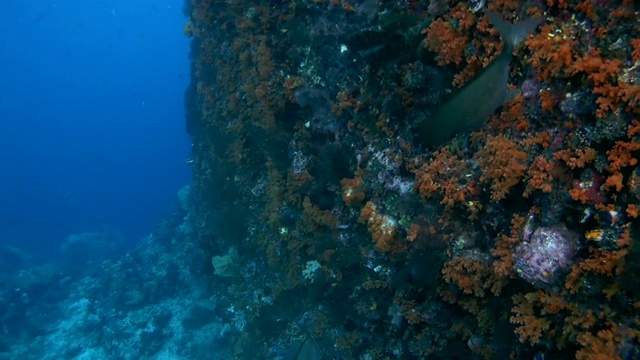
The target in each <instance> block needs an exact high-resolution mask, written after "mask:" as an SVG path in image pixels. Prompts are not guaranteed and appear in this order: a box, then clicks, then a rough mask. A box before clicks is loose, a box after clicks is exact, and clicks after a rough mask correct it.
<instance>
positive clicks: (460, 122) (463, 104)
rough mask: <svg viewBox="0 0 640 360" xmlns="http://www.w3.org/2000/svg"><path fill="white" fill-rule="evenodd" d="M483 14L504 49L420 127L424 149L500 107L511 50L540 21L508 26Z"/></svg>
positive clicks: (467, 128) (481, 122) (469, 127)
mask: <svg viewBox="0 0 640 360" xmlns="http://www.w3.org/2000/svg"><path fill="white" fill-rule="evenodd" d="M487 15H488V16H489V20H490V21H491V23H492V24H493V25H494V26H495V27H496V28H497V29H498V32H499V33H500V36H501V37H502V40H503V41H504V48H503V49H502V52H501V53H500V55H498V57H497V58H496V59H494V60H493V61H492V62H491V63H490V64H489V65H488V66H487V67H486V68H484V69H483V70H482V71H481V72H480V74H478V76H476V77H475V78H474V79H473V80H471V82H469V83H468V84H467V85H465V86H464V87H463V88H462V89H460V90H458V91H456V92H454V93H453V94H451V96H449V98H448V99H447V100H446V101H445V102H444V104H443V105H442V106H441V107H440V109H438V111H437V112H436V113H435V114H434V115H433V116H432V117H431V118H429V119H427V120H425V121H423V122H422V124H420V126H419V129H418V136H419V138H420V141H421V142H423V143H424V144H425V145H427V146H438V145H441V144H442V143H444V142H446V141H448V140H449V139H450V138H451V136H452V135H453V134H456V133H460V132H468V131H473V130H475V129H478V128H480V127H482V125H484V123H485V121H486V120H487V119H488V118H489V116H491V114H493V113H494V112H495V111H496V109H497V108H498V107H500V106H501V105H503V104H504V101H505V99H506V97H507V82H508V80H509V62H510V61H511V57H512V56H513V49H514V48H515V47H516V46H517V45H518V44H519V43H520V42H521V41H522V40H524V39H525V38H526V37H527V35H529V33H530V32H532V31H533V30H534V29H535V28H537V27H538V25H540V23H541V22H542V20H543V18H542V17H533V18H531V19H529V20H527V21H524V22H522V23H519V24H508V23H506V22H505V21H504V20H502V19H501V18H500V17H498V16H497V15H496V14H494V13H491V12H488V13H487Z"/></svg>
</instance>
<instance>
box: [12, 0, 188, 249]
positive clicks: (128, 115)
mask: <svg viewBox="0 0 640 360" xmlns="http://www.w3.org/2000/svg"><path fill="white" fill-rule="evenodd" d="M181 8H182V3H181V2H175V1H168V0H155V1H151V0H143V1H125V0H109V1H68V0H62V1H54V2H52V1H42V0H33V1H2V2H1V3H0V38H1V41H0V167H1V170H0V204H1V206H0V244H2V245H5V244H10V245H19V247H20V248H22V249H24V250H26V251H29V252H30V253H34V252H35V253H39V254H46V255H47V256H51V254H56V253H57V250H58V248H59V246H60V244H61V243H63V242H64V241H65V239H66V237H67V236H69V235H72V234H76V233H81V232H87V231H90V232H91V231H104V230H105V229H108V230H109V231H110V232H114V233H118V234H119V237H121V238H122V239H124V241H125V242H127V243H129V244H132V243H135V242H136V241H137V240H138V239H139V238H141V237H142V236H144V235H146V234H148V233H149V232H151V231H152V230H153V229H154V227H155V225H156V224H157V223H158V221H159V220H160V219H161V218H162V216H163V215H165V214H166V213H167V212H168V211H169V209H170V208H171V206H172V205H173V202H174V198H175V194H176V192H177V191H178V189H179V188H180V187H181V186H183V185H185V184H187V183H188V182H189V178H190V169H189V168H188V166H187V165H186V164H185V159H186V158H187V157H188V156H189V139H188V136H187V134H186V132H185V131H184V115H183V114H184V107H183V94H184V90H185V88H186V87H187V84H188V82H189V76H188V75H189V70H188V68H189V63H188V39H187V38H186V37H185V36H184V35H183V34H182V26H183V24H184V22H185V18H184V15H183V14H182V9H181Z"/></svg>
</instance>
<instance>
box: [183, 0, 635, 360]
mask: <svg viewBox="0 0 640 360" xmlns="http://www.w3.org/2000/svg"><path fill="white" fill-rule="evenodd" d="M637 6H638V5H637V2H634V1H631V0H612V1H601V0H584V1H578V0H547V1H538V0H523V1H518V0H492V1H487V3H486V4H485V2H484V1H481V0H469V1H460V2H458V1H447V0H432V1H415V0H405V1H377V0H276V1H264V0H252V1H249V0H232V1H221V0H191V1H190V3H187V4H186V5H185V12H186V13H187V15H188V16H189V21H188V22H187V23H186V24H185V27H184V32H185V34H186V35H187V36H189V37H191V38H192V42H191V58H192V74H191V75H192V84H191V87H190V88H189V89H188V91H187V93H186V96H185V100H186V106H187V111H186V113H187V129H188V131H189V133H190V134H191V136H192V139H193V159H192V160H193V161H192V166H193V170H194V175H195V180H194V181H195V184H194V187H193V191H194V193H195V195H196V197H197V199H198V200H197V201H198V205H197V206H196V209H197V210H196V212H195V213H194V214H192V216H194V223H195V224H197V226H196V227H195V230H194V231H196V232H197V238H198V239H199V242H200V245H201V246H202V248H203V249H204V250H205V251H206V253H207V254H208V256H210V257H211V260H212V261H211V267H210V268H209V269H208V270H207V271H209V272H210V277H211V282H212V284H214V286H216V287H217V289H218V290H217V292H218V295H217V296H218V298H220V299H223V301H224V302H225V303H226V304H227V306H225V309H227V312H228V316H229V317H230V318H233V319H234V328H233V329H232V330H231V331H232V332H233V334H234V336H233V342H234V345H233V351H234V354H235V357H236V358H238V359H257V358H278V357H282V358H287V357H288V355H289V354H295V353H296V348H297V347H309V348H310V349H311V350H309V351H311V352H312V353H314V355H317V356H318V357H319V356H323V357H324V358H343V359H392V358H403V359H419V358H422V359H424V358H429V359H439V358H441V359H454V358H459V359H469V358H485V359H507V358H509V357H511V358H518V359H529V358H538V359H540V358H545V359H568V358H577V359H595V358H598V359H637V358H639V357H640V350H638V349H640V347H639V345H640V323H639V319H640V318H639V317H638V311H639V309H640V293H639V292H638V289H639V285H640V281H638V277H637V272H638V270H639V269H640V253H639V251H638V250H637V246H634V243H636V242H637V238H638V225H637V224H638V223H637V219H636V217H637V216H638V204H640V167H639V166H638V156H639V155H640V121H639V120H640V21H639V18H640V15H639V13H638V11H639V9H638V7H637ZM488 14H492V16H493V14H495V16H497V17H500V18H502V19H504V21H505V22H507V23H520V22H523V21H527V19H530V18H533V17H540V25H539V26H538V27H537V28H536V29H535V30H533V31H532V32H531V34H529V35H528V37H527V38H526V39H525V40H524V41H523V42H522V43H520V44H519V45H518V46H517V47H516V48H515V50H514V54H513V57H512V60H511V63H510V64H509V67H508V68H505V69H504V71H507V72H508V74H509V90H511V91H510V93H511V94H512V96H511V95H510V96H508V99H507V100H508V101H507V103H505V104H504V106H501V107H499V108H498V109H496V111H495V112H494V113H493V115H492V116H491V117H490V118H488V119H486V121H484V126H481V127H480V128H479V129H478V128H469V129H463V130H460V129H458V130H459V131H457V134H456V135H455V136H453V137H452V138H451V139H449V140H448V141H446V142H445V143H443V144H433V143H429V142H428V141H425V139H424V137H423V136H421V134H420V130H419V129H420V128H421V125H423V124H428V121H429V120H430V118H431V117H432V116H433V115H434V114H435V113H436V111H437V110H438V109H439V107H440V105H441V104H442V103H444V102H446V101H448V100H449V99H451V98H452V97H453V96H455V94H456V93H458V91H462V90H461V89H464V88H465V86H466V85H468V84H470V83H471V82H472V81H474V79H477V78H478V76H481V75H482V74H483V68H486V67H488V66H492V64H493V61H494V60H495V59H496V58H497V57H498V55H499V54H500V53H501V51H502V48H503V44H502V40H501V38H500V36H499V34H498V32H497V30H496V29H495V28H494V27H493V25H492V22H491V21H490V20H489V17H490V16H488ZM502 90H504V89H502ZM478 95H479V97H480V95H484V94H478ZM299 344H302V345H299ZM308 344H313V346H310V345H308Z"/></svg>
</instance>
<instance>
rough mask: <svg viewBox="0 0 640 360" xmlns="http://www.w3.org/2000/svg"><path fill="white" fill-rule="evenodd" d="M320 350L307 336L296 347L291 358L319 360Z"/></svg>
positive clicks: (293, 359)
mask: <svg viewBox="0 0 640 360" xmlns="http://www.w3.org/2000/svg"><path fill="white" fill-rule="evenodd" d="M320 359H322V351H321V350H320V347H319V346H318V344H317V343H316V342H315V340H314V339H313V338H312V337H311V336H307V337H306V338H305V339H304V340H303V341H302V343H300V345H299V346H298V348H297V349H296V352H295V353H294V354H293V357H292V360H320Z"/></svg>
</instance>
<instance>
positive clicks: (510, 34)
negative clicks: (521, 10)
mask: <svg viewBox="0 0 640 360" xmlns="http://www.w3.org/2000/svg"><path fill="white" fill-rule="evenodd" d="M487 16H488V17H489V20H490V21H491V23H492V24H493V26H495V27H496V29H498V33H500V37H502V40H503V41H504V45H505V48H509V49H513V48H515V47H516V46H518V44H520V43H521V42H522V40H524V39H525V38H526V37H527V35H529V33H530V32H532V31H533V30H535V28H537V27H538V25H540V24H541V23H542V21H543V20H544V18H543V17H542V16H534V17H531V18H530V19H527V20H525V21H523V22H520V23H518V24H510V23H507V22H506V21H504V20H503V19H502V18H501V17H500V16H498V14H496V13H494V12H491V11H489V12H487Z"/></svg>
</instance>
